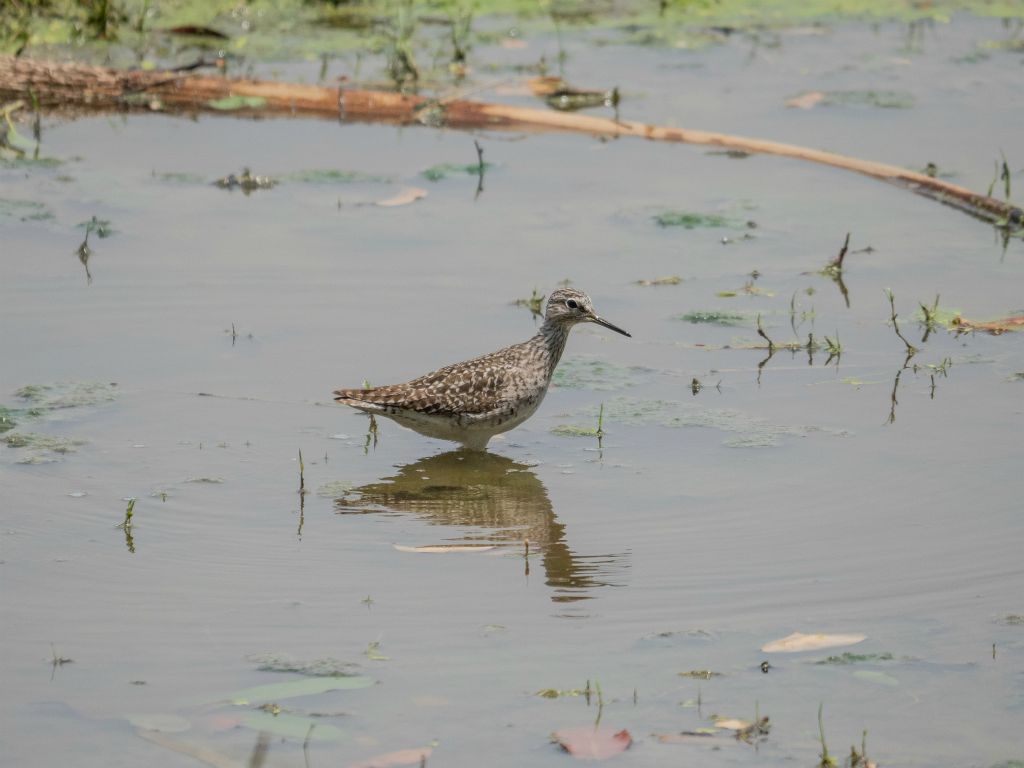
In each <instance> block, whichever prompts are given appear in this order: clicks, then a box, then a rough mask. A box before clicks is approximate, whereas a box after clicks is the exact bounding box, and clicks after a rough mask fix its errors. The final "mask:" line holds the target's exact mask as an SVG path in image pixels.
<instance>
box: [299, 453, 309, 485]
mask: <svg viewBox="0 0 1024 768" xmlns="http://www.w3.org/2000/svg"><path fill="white" fill-rule="evenodd" d="M307 493H309V491H307V490H306V465H305V464H304V463H303V461H302V449H301V448H300V449H299V496H305V495H306V494H307Z"/></svg>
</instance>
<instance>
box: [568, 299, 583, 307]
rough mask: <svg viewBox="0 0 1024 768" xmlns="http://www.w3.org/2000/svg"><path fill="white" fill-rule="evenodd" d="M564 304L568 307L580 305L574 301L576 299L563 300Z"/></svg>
mask: <svg viewBox="0 0 1024 768" xmlns="http://www.w3.org/2000/svg"><path fill="white" fill-rule="evenodd" d="M565 306H567V307H568V308H569V309H579V307H580V305H579V304H577V303H576V299H569V300H568V301H566V302H565Z"/></svg>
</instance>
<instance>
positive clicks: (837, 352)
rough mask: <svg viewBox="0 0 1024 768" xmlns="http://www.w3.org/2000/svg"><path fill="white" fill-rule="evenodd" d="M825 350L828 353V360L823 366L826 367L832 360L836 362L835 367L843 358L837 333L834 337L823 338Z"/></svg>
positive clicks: (837, 332)
mask: <svg viewBox="0 0 1024 768" xmlns="http://www.w3.org/2000/svg"><path fill="white" fill-rule="evenodd" d="M825 349H826V350H827V351H828V360H826V361H825V365H828V364H829V363H831V362H832V361H833V360H835V361H836V365H837V366H838V365H839V358H841V357H842V356H843V345H842V344H841V343H840V341H839V331H836V337H835V338H834V339H833V338H830V337H829V336H826V337H825Z"/></svg>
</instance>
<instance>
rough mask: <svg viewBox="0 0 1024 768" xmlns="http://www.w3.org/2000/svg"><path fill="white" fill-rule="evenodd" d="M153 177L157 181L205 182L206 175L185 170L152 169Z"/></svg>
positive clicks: (175, 182) (176, 182)
mask: <svg viewBox="0 0 1024 768" xmlns="http://www.w3.org/2000/svg"><path fill="white" fill-rule="evenodd" d="M153 178H154V179H156V180H157V181H166V182H170V183H174V184H205V183H206V177H205V176H203V175H201V174H198V173H188V172H187V171H153Z"/></svg>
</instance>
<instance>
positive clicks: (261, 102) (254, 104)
mask: <svg viewBox="0 0 1024 768" xmlns="http://www.w3.org/2000/svg"><path fill="white" fill-rule="evenodd" d="M206 106H208V107H210V108H211V109H219V110H221V111H224V112H230V111H232V110H235V109H261V108H262V107H265V106H267V100H266V99H265V98H263V97H262V96H225V97H224V98H223V99H213V100H212V101H208V102H206Z"/></svg>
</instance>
